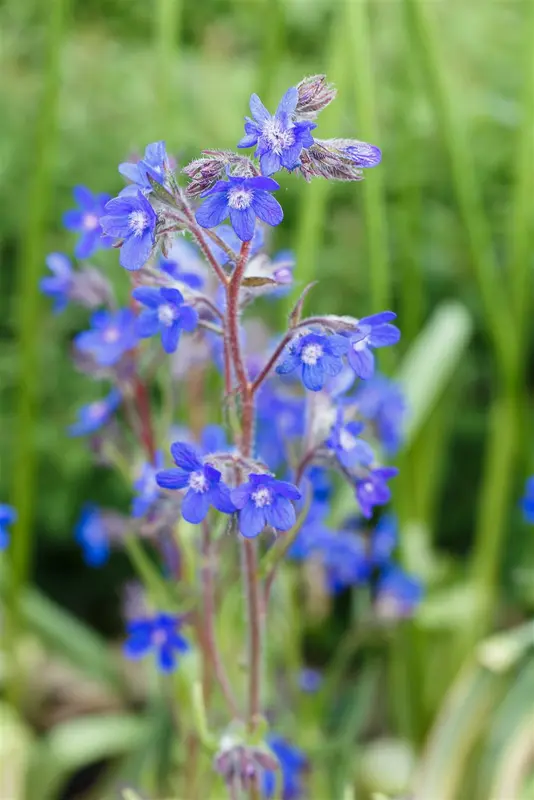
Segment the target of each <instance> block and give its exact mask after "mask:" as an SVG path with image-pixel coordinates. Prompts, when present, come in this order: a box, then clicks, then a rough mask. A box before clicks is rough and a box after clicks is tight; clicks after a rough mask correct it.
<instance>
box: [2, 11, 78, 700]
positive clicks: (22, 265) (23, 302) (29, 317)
mask: <svg viewBox="0 0 534 800" xmlns="http://www.w3.org/2000/svg"><path fill="white" fill-rule="evenodd" d="M40 8H41V11H42V14H43V21H44V20H46V23H44V24H45V25H46V33H45V35H46V43H45V48H46V52H45V55H44V63H43V84H42V92H41V99H40V102H39V103H38V105H37V108H38V111H37V119H36V121H35V127H36V133H35V144H34V147H33V150H32V152H33V153H34V158H35V161H34V163H33V164H32V169H31V173H30V175H31V178H30V185H29V188H28V201H27V211H26V217H25V220H24V224H23V225H22V226H21V230H22V241H21V246H20V262H19V266H18V272H19V276H20V278H19V285H18V295H17V303H18V311H17V315H16V318H17V320H18V323H19V327H18V332H17V336H18V345H19V355H20V390H19V396H18V402H17V421H16V427H17V436H16V442H17V448H16V453H15V458H14V471H13V505H14V506H15V508H16V509H17V513H18V521H17V524H16V525H15V528H14V532H13V539H12V545H11V548H10V551H11V553H10V554H11V563H12V573H13V581H12V595H11V598H10V600H11V609H10V613H9V614H8V616H7V619H6V640H7V641H6V647H7V651H8V652H9V653H10V654H11V655H12V657H15V655H14V654H15V652H16V648H15V645H14V641H13V640H14V638H15V637H16V632H17V616H18V610H17V602H18V597H19V593H20V591H21V587H22V586H23V585H24V584H25V582H26V580H27V577H28V573H29V570H30V565H31V556H32V546H33V519H34V514H35V502H36V496H35V477H36V453H35V440H36V418H37V408H38V403H39V336H38V335H37V333H36V331H37V325H38V320H39V315H40V294H39V286H38V279H39V274H40V272H41V270H42V267H43V265H44V258H45V253H46V223H47V209H48V207H49V204H50V202H51V199H50V198H51V193H52V181H53V175H52V165H53V155H54V148H55V145H56V139H57V120H56V116H57V101H58V93H59V87H60V62H61V53H62V43H63V36H64V29H65V22H66V14H67V8H68V0H50V2H49V3H47V4H44V5H42V6H41V7H40ZM29 157H30V158H31V156H29ZM16 676H17V670H16V669H15V670H14V672H13V681H14V684H13V686H11V687H10V693H11V694H12V696H13V697H15V696H16V695H17V687H16Z"/></svg>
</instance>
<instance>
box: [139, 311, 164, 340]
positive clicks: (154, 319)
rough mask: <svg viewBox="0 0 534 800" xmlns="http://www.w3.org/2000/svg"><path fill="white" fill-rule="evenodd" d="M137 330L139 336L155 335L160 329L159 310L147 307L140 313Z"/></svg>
mask: <svg viewBox="0 0 534 800" xmlns="http://www.w3.org/2000/svg"><path fill="white" fill-rule="evenodd" d="M136 330H137V334H138V336H140V337H141V338H142V339H147V338H148V337H149V336H155V335H156V333H157V332H158V330H159V320H158V312H157V311H156V310H154V309H147V310H146V311H143V312H142V313H141V314H139V316H138V318H137V322H136Z"/></svg>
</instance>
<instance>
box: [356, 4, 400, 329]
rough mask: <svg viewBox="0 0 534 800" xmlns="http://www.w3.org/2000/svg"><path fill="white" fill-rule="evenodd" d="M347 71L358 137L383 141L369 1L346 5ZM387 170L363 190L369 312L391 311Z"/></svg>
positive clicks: (369, 177)
mask: <svg viewBox="0 0 534 800" xmlns="http://www.w3.org/2000/svg"><path fill="white" fill-rule="evenodd" d="M345 11H346V35H345V42H346V45H345V46H346V59H347V65H348V66H347V70H348V71H349V73H350V74H351V76H352V83H353V87H352V88H353V90H354V108H355V111H356V121H357V123H358V124H357V126H355V129H356V132H357V137H358V138H361V139H364V140H365V141H369V142H371V143H373V144H375V143H378V142H379V140H380V137H379V133H378V129H377V121H376V111H375V101H374V98H375V91H374V86H373V64H372V54H371V31H370V26H369V9H368V4H367V3H366V2H365V0H360V2H357V3H352V2H347V3H345ZM383 175H384V172H383V169H382V168H381V167H378V168H377V169H374V170H370V171H369V172H367V174H366V179H365V181H364V182H363V183H362V185H361V187H359V192H360V195H361V199H362V204H363V216H364V220H365V236H366V240H367V263H366V270H367V272H368V274H369V281H370V309H369V313H373V314H374V313H375V312H377V311H382V310H383V309H385V308H389V306H390V300H391V286H390V278H389V253H388V235H387V226H386V203H385V196H384V185H383Z"/></svg>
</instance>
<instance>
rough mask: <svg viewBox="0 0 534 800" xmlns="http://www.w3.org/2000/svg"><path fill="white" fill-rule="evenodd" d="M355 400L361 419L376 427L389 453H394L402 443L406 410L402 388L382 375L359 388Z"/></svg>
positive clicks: (376, 376) (381, 441) (383, 445)
mask: <svg viewBox="0 0 534 800" xmlns="http://www.w3.org/2000/svg"><path fill="white" fill-rule="evenodd" d="M354 400H355V401H356V403H357V405H358V411H359V412H360V414H361V415H362V417H365V418H366V419H368V420H371V421H373V422H374V423H375V425H376V428H377V434H378V438H379V439H380V443H381V444H382V447H383V448H384V450H385V451H386V453H388V454H390V455H392V454H393V453H395V452H396V451H397V450H398V448H399V445H400V443H401V441H402V432H403V426H404V420H405V418H406V410H407V409H406V400H405V398H404V394H403V392H402V389H401V387H400V386H399V384H398V383H396V382H395V381H392V380H389V379H388V378H385V377H384V376H383V375H375V376H374V377H373V378H371V379H370V380H368V381H366V382H365V383H362V384H360V385H359V387H358V389H357V391H356V393H355V395H354Z"/></svg>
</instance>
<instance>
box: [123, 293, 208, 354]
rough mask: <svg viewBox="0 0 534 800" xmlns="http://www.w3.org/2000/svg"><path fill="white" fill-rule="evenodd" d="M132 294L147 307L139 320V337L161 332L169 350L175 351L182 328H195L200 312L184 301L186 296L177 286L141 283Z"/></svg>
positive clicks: (163, 341)
mask: <svg viewBox="0 0 534 800" xmlns="http://www.w3.org/2000/svg"><path fill="white" fill-rule="evenodd" d="M132 295H133V297H135V299H136V300H137V301H138V302H139V303H142V304H143V305H144V306H146V307H147V310H146V311H143V312H142V313H141V314H140V315H139V318H138V320H137V332H138V334H139V336H141V337H142V338H147V337H149V336H155V335H156V333H158V332H159V333H160V334H161V344H162V345H163V349H164V350H165V352H166V353H174V351H175V350H176V348H177V347H178V342H179V340H180V334H181V332H182V331H192V330H194V329H195V328H196V326H197V322H198V314H197V312H196V311H195V309H194V308H192V307H191V306H187V305H185V304H184V297H183V295H182V293H181V292H180V291H178V289H167V288H164V287H162V288H159V289H158V288H156V287H149V286H140V287H139V288H138V289H134V290H133V292H132Z"/></svg>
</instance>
